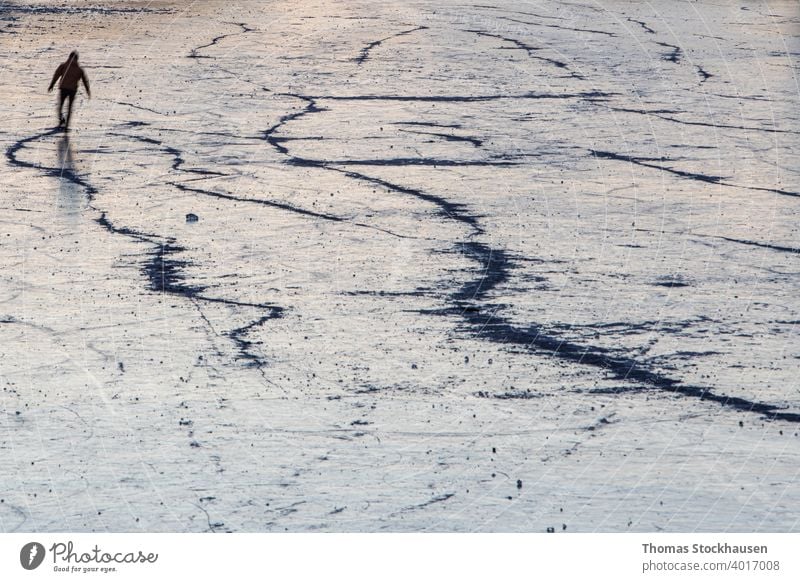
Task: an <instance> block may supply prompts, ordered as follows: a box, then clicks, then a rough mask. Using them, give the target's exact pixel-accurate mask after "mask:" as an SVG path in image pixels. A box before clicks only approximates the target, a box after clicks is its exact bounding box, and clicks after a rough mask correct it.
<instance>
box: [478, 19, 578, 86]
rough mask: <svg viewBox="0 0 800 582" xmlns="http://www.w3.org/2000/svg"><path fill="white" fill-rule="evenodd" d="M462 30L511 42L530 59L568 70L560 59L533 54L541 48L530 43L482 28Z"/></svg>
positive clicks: (574, 74)
mask: <svg viewBox="0 0 800 582" xmlns="http://www.w3.org/2000/svg"><path fill="white" fill-rule="evenodd" d="M464 32H470V33H473V34H477V35H478V36H485V37H488V38H496V39H498V40H501V41H503V42H507V43H510V44H513V45H514V46H515V47H516V48H518V49H520V50H524V51H525V52H526V53H528V57H530V58H531V59H535V60H538V61H544V62H546V63H550V64H551V65H555V66H556V67H558V68H559V69H565V70H569V67H568V66H567V64H566V63H564V62H562V61H559V60H556V59H551V58H548V57H542V56H539V55H537V54H535V52H536V51H539V50H541V49H540V48H538V47H533V46H530V45H528V44H525V43H524V42H522V41H519V40H517V39H514V38H508V37H506V36H502V35H500V34H492V33H489V32H484V31H482V30H465V31H464ZM571 72H572V71H571ZM572 75H573V76H574V77H575V78H577V79H585V77H584V76H583V75H581V74H580V73H575V72H572Z"/></svg>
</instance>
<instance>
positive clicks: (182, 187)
mask: <svg viewBox="0 0 800 582" xmlns="http://www.w3.org/2000/svg"><path fill="white" fill-rule="evenodd" d="M168 184H170V185H171V186H175V187H176V188H177V189H178V190H181V191H183V192H192V193H195V194H202V195H203V196H212V197H214V198H219V199H222V200H232V201H234V202H246V203H250V204H260V205H262V206H269V207H270V208H276V209H278V210H286V211H288V212H293V213H295V214H302V215H303V216H311V217H314V218H320V219H322V220H331V221H333V222H342V221H344V220H346V219H344V218H342V217H340V216H335V215H333V214H322V213H319V212H314V211H312V210H306V209H305V208H300V207H297V206H292V205H291V204H285V203H283V202H273V201H271V200H263V199H260V198H241V197H239V196H233V195H231V194H223V193H222V192H214V191H213V190H203V189H200V188H191V187H189V186H186V185H185V184H181V183H179V182H168Z"/></svg>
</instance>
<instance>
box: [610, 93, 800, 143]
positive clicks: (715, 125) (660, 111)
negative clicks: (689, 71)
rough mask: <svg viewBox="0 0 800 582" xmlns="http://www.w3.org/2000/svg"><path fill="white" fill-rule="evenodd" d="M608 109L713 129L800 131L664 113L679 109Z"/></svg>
mask: <svg viewBox="0 0 800 582" xmlns="http://www.w3.org/2000/svg"><path fill="white" fill-rule="evenodd" d="M720 97H721V95H720ZM608 109H609V110H610V111H619V112H622V113H638V114H639V115H652V116H653V117H657V118H659V119H663V120H664V121H671V122H673V123H680V124H681V125H696V126H699V127H712V128H714V129H741V130H744V131H763V132H765V133H791V134H800V131H793V130H791V129H774V128H771V127H753V126H748V125H726V124H723V123H710V122H708V121H686V120H683V119H677V118H675V117H669V116H667V115H664V114H665V113H680V112H679V111H674V110H671V109H654V110H647V109H631V108H627V107H608Z"/></svg>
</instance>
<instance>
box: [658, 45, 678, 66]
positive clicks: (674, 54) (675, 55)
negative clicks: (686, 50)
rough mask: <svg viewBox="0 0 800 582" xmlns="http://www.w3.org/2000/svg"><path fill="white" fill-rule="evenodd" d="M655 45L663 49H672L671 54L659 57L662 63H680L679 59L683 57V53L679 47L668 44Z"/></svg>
mask: <svg viewBox="0 0 800 582" xmlns="http://www.w3.org/2000/svg"><path fill="white" fill-rule="evenodd" d="M656 44H657V45H659V46H663V47H664V48H670V49H672V52H670V53H665V54H663V55H661V60H662V61H669V62H670V63H675V64H677V63H679V62H680V60H681V57H682V56H683V51H682V50H681V47H679V46H675V45H674V44H669V43H667V42H656Z"/></svg>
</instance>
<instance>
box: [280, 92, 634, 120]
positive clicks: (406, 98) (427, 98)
mask: <svg viewBox="0 0 800 582" xmlns="http://www.w3.org/2000/svg"><path fill="white" fill-rule="evenodd" d="M616 95H619V93H608V92H605V91H583V92H579V93H536V92H534V91H530V92H528V93H522V94H516V95H508V94H496V95H310V96H301V95H293V96H294V97H297V98H298V99H306V100H312V101H321V100H328V101H401V102H415V101H420V102H427V103H479V102H482V101H499V100H502V99H520V100H524V99H531V100H536V99H587V100H591V99H599V98H605V97H613V96H616ZM286 117H287V121H291V119H289V118H291V117H292V116H286Z"/></svg>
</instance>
